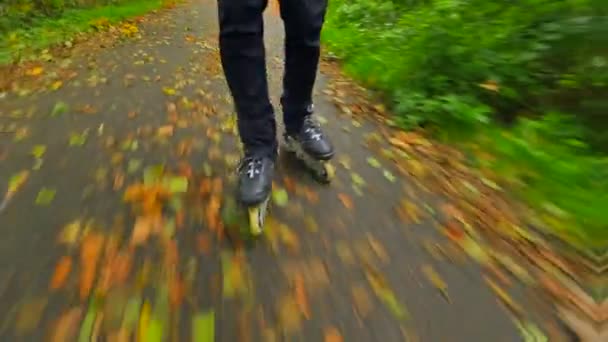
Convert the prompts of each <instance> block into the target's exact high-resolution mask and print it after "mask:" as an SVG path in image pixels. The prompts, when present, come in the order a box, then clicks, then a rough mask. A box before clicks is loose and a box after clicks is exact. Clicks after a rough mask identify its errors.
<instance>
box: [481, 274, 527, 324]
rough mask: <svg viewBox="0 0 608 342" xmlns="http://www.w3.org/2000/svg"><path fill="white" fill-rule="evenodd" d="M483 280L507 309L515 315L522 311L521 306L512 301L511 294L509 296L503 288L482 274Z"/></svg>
mask: <svg viewBox="0 0 608 342" xmlns="http://www.w3.org/2000/svg"><path fill="white" fill-rule="evenodd" d="M484 280H485V281H486V283H487V284H488V285H489V286H490V288H491V289H492V291H494V293H495V294H496V295H497V296H498V298H499V299H500V300H501V301H502V303H504V304H505V306H506V307H507V308H508V309H509V310H511V311H512V312H513V313H514V314H515V315H518V316H519V315H521V314H522V313H523V311H522V308H521V306H519V305H518V304H516V303H515V302H514V301H513V298H511V296H509V294H508V293H507V292H506V291H505V290H503V289H502V288H501V287H500V286H498V284H496V283H495V282H494V281H493V280H492V279H490V278H488V277H486V276H484Z"/></svg>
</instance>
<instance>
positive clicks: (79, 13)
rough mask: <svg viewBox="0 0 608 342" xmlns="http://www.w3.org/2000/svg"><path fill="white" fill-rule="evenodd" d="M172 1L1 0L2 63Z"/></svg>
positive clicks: (0, 53) (0, 56) (0, 43)
mask: <svg viewBox="0 0 608 342" xmlns="http://www.w3.org/2000/svg"><path fill="white" fill-rule="evenodd" d="M169 2H171V1H168V0H0V64H5V63H9V62H11V61H13V60H15V59H21V58H27V54H28V53H33V52H35V51H36V50H38V49H42V48H46V47H48V46H50V45H53V44H57V43H62V42H64V41H66V40H68V39H69V38H70V37H71V36H73V35H74V34H75V33H78V32H83V31H88V30H96V29H100V28H101V27H100V26H104V25H100V24H112V23H115V22H117V21H120V20H124V19H125V18H128V17H132V16H137V15H141V14H144V13H146V12H148V11H150V10H153V9H156V8H159V7H161V6H162V5H164V4H167V3H169Z"/></svg>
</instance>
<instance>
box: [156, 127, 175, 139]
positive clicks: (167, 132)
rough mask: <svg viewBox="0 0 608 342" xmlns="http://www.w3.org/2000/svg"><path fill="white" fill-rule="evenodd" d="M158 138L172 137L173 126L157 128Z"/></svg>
mask: <svg viewBox="0 0 608 342" xmlns="http://www.w3.org/2000/svg"><path fill="white" fill-rule="evenodd" d="M157 134H158V136H160V137H170V136H172V135H173V126H172V125H166V126H162V127H159V128H158V133H157Z"/></svg>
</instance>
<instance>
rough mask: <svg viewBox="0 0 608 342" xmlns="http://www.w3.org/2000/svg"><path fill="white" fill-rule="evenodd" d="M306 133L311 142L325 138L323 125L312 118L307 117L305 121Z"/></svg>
mask: <svg viewBox="0 0 608 342" xmlns="http://www.w3.org/2000/svg"><path fill="white" fill-rule="evenodd" d="M304 133H305V134H306V137H308V138H309V139H311V140H316V141H319V140H321V138H323V132H322V131H321V125H319V123H318V122H316V121H315V120H314V119H313V118H312V117H311V116H307V117H306V118H305V119H304Z"/></svg>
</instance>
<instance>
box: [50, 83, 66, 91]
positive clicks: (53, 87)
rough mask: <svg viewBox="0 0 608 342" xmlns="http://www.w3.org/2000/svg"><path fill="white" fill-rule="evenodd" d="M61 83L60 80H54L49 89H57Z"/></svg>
mask: <svg viewBox="0 0 608 342" xmlns="http://www.w3.org/2000/svg"><path fill="white" fill-rule="evenodd" d="M62 85H63V82H62V81H55V82H53V84H51V90H57V89H59V88H61V86H62Z"/></svg>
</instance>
